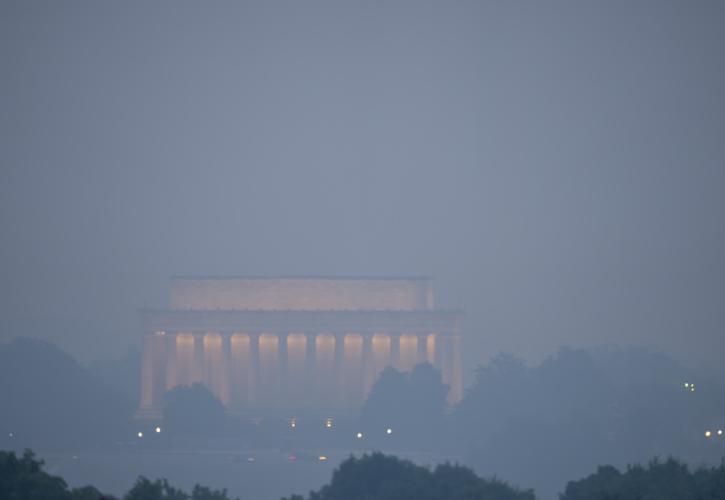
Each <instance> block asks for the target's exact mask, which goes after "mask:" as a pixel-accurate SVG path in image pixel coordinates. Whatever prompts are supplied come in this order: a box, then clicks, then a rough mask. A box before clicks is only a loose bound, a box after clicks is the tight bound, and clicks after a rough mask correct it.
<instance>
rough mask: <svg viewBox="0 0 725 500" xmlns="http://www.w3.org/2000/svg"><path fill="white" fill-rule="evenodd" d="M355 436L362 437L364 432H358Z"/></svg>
mask: <svg viewBox="0 0 725 500" xmlns="http://www.w3.org/2000/svg"><path fill="white" fill-rule="evenodd" d="M355 437H356V438H358V439H362V437H363V433H362V432H358V433H357V434H355Z"/></svg>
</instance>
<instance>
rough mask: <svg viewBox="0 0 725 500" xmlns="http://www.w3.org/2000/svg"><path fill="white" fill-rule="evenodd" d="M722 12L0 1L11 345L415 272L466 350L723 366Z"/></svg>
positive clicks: (112, 340)
mask: <svg viewBox="0 0 725 500" xmlns="http://www.w3.org/2000/svg"><path fill="white" fill-rule="evenodd" d="M723 26H725V7H724V4H723V3H722V2H715V1H713V2H684V1H683V2H669V1H656V2H632V1H626V2H576V1H572V2H530V3H525V2H509V1H501V2H478V1H475V2H439V3H426V2H418V1H416V2H358V3H345V4H343V3H340V2H329V3H312V2H284V3H270V2H263V3H246V2H217V3H207V2H203V3H202V2H195V3H189V2H169V3H153V4H152V3H149V2H137V3H131V2H42V3H39V2H26V1H22V2H15V1H4V2H2V3H1V4H0V71H1V72H2V77H1V78H0V168H1V169H2V170H1V174H2V176H1V178H0V231H1V233H0V235H1V236H0V279H1V280H2V285H1V287H2V288H1V289H0V294H1V296H0V299H1V300H0V316H2V318H3V319H2V336H3V337H13V336H15V335H18V334H32V335H36V336H46V337H48V338H52V339H55V340H56V341H58V342H59V343H60V344H61V345H62V346H64V347H66V348H68V349H70V350H71V352H73V353H75V354H77V355H79V356H81V358H83V359H88V358H91V357H94V356H96V355H99V354H113V353H117V352H119V353H120V352H121V350H122V349H125V348H126V347H127V346H128V345H129V344H131V343H132V342H135V341H136V339H137V337H138V332H137V331H136V309H137V308H138V307H139V306H142V305H144V303H146V304H149V305H154V306H163V305H165V301H166V292H167V278H168V277H169V276H170V275H174V274H214V275H225V274H234V275H247V274H249V275H259V274H263V275H275V274H283V275H295V274H315V275H327V274H330V275H335V274H343V275H367V274H372V275H385V274H394V275H406V274H414V275H420V274H423V275H431V276H434V277H435V278H436V279H437V295H438V297H439V299H440V302H441V305H442V306H448V307H464V308H465V309H466V310H467V313H468V319H467V324H466V326H467V339H466V358H465V362H466V364H467V368H468V369H469V370H470V369H471V368H472V367H473V366H474V363H476V362H478V361H483V360H485V359H487V358H488V357H489V356H490V355H491V354H494V353H495V352H497V351H499V350H507V351H513V352H515V353H518V354H520V355H523V356H525V357H528V358H530V359H538V358H540V357H541V356H543V355H546V354H548V353H550V352H551V351H552V350H553V349H555V348H556V347H557V346H558V345H560V344H569V345H573V346H580V345H583V346H587V345H596V344H602V343H618V344H625V345H629V344H644V345H649V346H653V347H655V348H658V349H663V350H665V351H668V352H672V353H675V354H676V355H678V357H680V358H682V359H685V360H686V361H688V362H690V363H705V364H706V365H707V366H713V367H714V366H716V365H717V363H718V360H719V358H720V357H721V356H722V353H723V352H725V341H724V340H723V338H724V334H725V331H724V325H725V265H724V264H723V256H725V218H724V217H723V216H724V215H725V195H724V193H723V191H724V188H725V168H724V167H725V165H724V162H723V158H725V154H724V153H725V94H724V93H723V89H725V57H724V56H723V54H725V30H723Z"/></svg>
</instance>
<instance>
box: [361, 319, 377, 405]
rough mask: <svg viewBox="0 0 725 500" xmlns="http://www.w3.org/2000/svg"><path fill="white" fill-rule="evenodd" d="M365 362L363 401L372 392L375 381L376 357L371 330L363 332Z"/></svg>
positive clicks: (363, 358)
mask: <svg viewBox="0 0 725 500" xmlns="http://www.w3.org/2000/svg"><path fill="white" fill-rule="evenodd" d="M362 364H363V401H364V400H365V399H366V398H367V397H368V394H370V389H372V387H373V384H374V383H375V357H374V356H373V335H372V333H370V332H367V333H365V334H363V349H362Z"/></svg>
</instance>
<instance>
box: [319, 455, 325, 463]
mask: <svg viewBox="0 0 725 500" xmlns="http://www.w3.org/2000/svg"><path fill="white" fill-rule="evenodd" d="M317 460H319V461H320V462H327V457H326V456H325V455H320V456H319V457H317Z"/></svg>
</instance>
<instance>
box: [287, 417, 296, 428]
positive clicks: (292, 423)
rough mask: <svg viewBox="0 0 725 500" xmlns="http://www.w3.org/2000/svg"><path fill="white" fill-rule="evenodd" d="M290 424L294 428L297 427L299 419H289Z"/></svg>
mask: <svg viewBox="0 0 725 500" xmlns="http://www.w3.org/2000/svg"><path fill="white" fill-rule="evenodd" d="M289 426H290V427H292V428H293V429H294V428H295V427H297V419H295V418H293V419H292V420H290V421H289Z"/></svg>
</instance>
